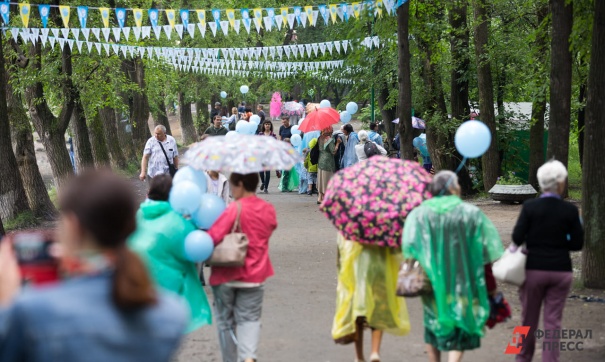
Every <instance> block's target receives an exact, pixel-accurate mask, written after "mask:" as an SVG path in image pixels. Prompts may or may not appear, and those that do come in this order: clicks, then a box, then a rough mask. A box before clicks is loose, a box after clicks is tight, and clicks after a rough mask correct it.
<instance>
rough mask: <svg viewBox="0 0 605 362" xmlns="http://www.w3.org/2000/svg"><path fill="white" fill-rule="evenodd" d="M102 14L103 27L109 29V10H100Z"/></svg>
mask: <svg viewBox="0 0 605 362" xmlns="http://www.w3.org/2000/svg"><path fill="white" fill-rule="evenodd" d="M99 11H100V12H101V20H103V26H104V27H106V28H109V8H99Z"/></svg>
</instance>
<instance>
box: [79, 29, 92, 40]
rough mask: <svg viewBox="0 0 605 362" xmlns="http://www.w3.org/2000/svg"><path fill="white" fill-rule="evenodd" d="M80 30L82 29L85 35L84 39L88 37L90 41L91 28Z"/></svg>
mask: <svg viewBox="0 0 605 362" xmlns="http://www.w3.org/2000/svg"><path fill="white" fill-rule="evenodd" d="M80 30H81V31H82V35H84V39H86V41H88V37H89V36H90V29H88V28H83V29H80Z"/></svg>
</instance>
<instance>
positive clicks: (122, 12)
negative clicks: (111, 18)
mask: <svg viewBox="0 0 605 362" xmlns="http://www.w3.org/2000/svg"><path fill="white" fill-rule="evenodd" d="M116 19H118V26H119V27H120V28H123V27H124V24H125V23H126V9H124V8H116Z"/></svg>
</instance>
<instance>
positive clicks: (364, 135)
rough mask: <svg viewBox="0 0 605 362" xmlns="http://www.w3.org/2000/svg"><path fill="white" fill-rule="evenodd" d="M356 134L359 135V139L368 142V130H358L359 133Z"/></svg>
mask: <svg viewBox="0 0 605 362" xmlns="http://www.w3.org/2000/svg"><path fill="white" fill-rule="evenodd" d="M357 136H359V141H361V142H363V143H366V142H368V139H369V137H368V132H367V131H359V133H358V134H357Z"/></svg>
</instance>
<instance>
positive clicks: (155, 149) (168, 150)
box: [139, 125, 179, 182]
mask: <svg viewBox="0 0 605 362" xmlns="http://www.w3.org/2000/svg"><path fill="white" fill-rule="evenodd" d="M153 133H154V136H153V137H151V138H149V139H148V140H147V143H146V144H145V149H144V150H143V159H142V160H141V174H140V175H139V179H140V180H141V181H145V178H147V181H149V182H151V180H152V179H153V178H154V177H156V176H158V175H170V176H173V175H174V173H176V170H178V169H179V150H178V147H177V144H176V140H175V139H174V137H172V136H170V135H167V134H166V127H164V126H162V125H158V126H156V127H155V128H154V129H153ZM170 166H172V167H170ZM171 168H172V170H171Z"/></svg>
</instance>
